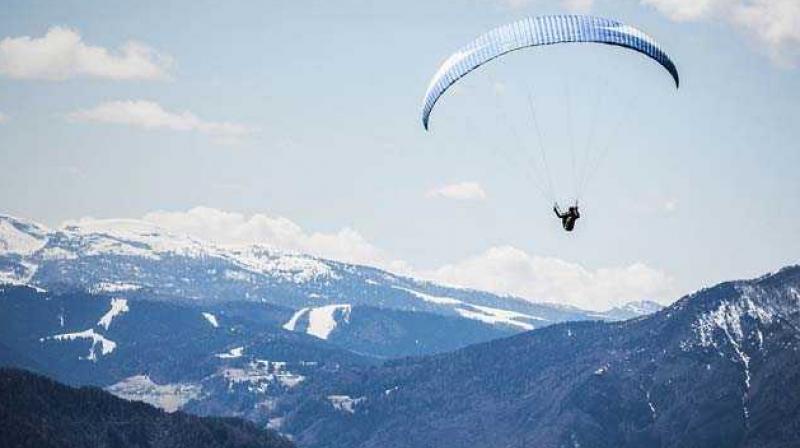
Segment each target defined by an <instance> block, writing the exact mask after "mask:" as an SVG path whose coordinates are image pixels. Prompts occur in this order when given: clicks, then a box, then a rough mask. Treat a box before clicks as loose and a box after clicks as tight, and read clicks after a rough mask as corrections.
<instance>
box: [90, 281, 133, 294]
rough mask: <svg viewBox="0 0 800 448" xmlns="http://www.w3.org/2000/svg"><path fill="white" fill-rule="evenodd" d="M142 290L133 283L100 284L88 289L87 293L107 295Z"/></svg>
mask: <svg viewBox="0 0 800 448" xmlns="http://www.w3.org/2000/svg"><path fill="white" fill-rule="evenodd" d="M140 289H142V287H141V286H139V285H135V284H133V283H122V282H100V283H98V284H96V285H94V286H93V287H91V288H90V289H89V292H92V293H94V294H100V293H109V292H129V291H138V290H140Z"/></svg>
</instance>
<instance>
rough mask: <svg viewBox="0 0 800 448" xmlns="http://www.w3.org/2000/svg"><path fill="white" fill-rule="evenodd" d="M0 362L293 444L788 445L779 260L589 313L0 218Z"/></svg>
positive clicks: (210, 247)
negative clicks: (262, 430) (244, 422)
mask: <svg viewBox="0 0 800 448" xmlns="http://www.w3.org/2000/svg"><path fill="white" fill-rule="evenodd" d="M0 275H1V276H2V281H1V282H0V283H3V284H4V285H3V286H0V365H8V366H14V367H19V368H25V369H28V370H33V371H35V372H38V373H41V374H45V375H48V376H50V377H52V378H55V379H57V380H59V381H62V382H66V383H68V384H71V385H87V384H88V385H95V386H100V387H102V388H104V389H105V390H106V391H108V392H111V393H112V394H114V395H116V396H118V397H122V398H125V399H128V400H133V401H144V402H147V403H150V404H152V405H154V406H157V407H159V408H161V409H163V410H165V411H167V412H169V413H175V412H178V411H184V412H189V413H192V414H197V415H201V416H225V417H243V418H245V419H248V420H250V421H252V422H255V423H256V424H257V425H259V426H261V427H267V428H271V429H275V430H278V431H280V432H281V433H282V434H285V435H287V436H289V437H291V438H292V439H293V440H294V441H295V442H296V443H297V444H298V446H301V447H308V448H339V447H362V448H366V447H396V448H406V447H408V448H410V447H434V446H436V447H440V446H446V447H454V448H458V447H466V446H485V447H527V446H543V447H551V446H552V447H562V446H564V447H575V446H581V447H638V446H646V445H652V446H665V447H678V446H680V447H684V446H689V447H692V446H696V447H709V446H737V447H738V446H741V447H750V446H752V447H773V446H774V447H779V446H796V445H800V437H798V434H800V417H798V416H800V392H798V389H797V388H796V387H795V385H796V384H797V382H798V380H800V357H798V343H799V342H800V330H799V329H800V267H797V266H793V267H787V268H785V269H783V270H781V271H778V272H776V273H773V274H769V275H766V276H764V277H761V278H757V279H754V280H742V281H733V282H727V283H723V284H720V285H717V286H714V287H712V288H707V289H704V290H701V291H699V292H697V293H695V294H691V295H688V296H686V297H683V298H681V299H680V300H678V301H677V302H675V303H674V304H673V305H671V306H669V307H666V308H661V307H660V306H658V305H652V304H650V303H648V302H643V303H634V304H629V305H627V306H626V307H623V308H620V309H617V310H614V311H612V312H606V313H596V312H588V311H583V310H578V309H574V308H567V307H560V306H556V305H550V304H537V303H531V302H529V301H526V300H523V299H520V298H515V297H506V296H500V295H496V294H491V293H487V292H482V291H474V290H469V289H460V288H453V287H448V286H443V285H437V284H434V283H431V282H426V281H422V280H418V279H413V278H409V277H404V276H398V275H394V274H391V273H389V272H386V271H383V270H380V269H376V268H372V267H367V266H358V265H352V264H347V263H340V262H336V261H331V260H326V259H321V258H318V257H313V256H309V255H303V254H296V253H288V252H281V251H276V250H273V249H268V248H264V247H259V246H250V247H224V246H218V245H214V244H210V243H206V242H201V241H198V240H196V239H192V238H189V237H186V236H181V235H173V234H171V233H169V232H166V231H164V230H163V229H158V228H156V227H153V226H152V225H150V224H147V223H142V222H135V221H100V222H97V221H90V222H86V221H83V222H81V224H80V225H67V226H64V227H62V228H61V229H58V230H49V229H46V228H44V227H43V226H40V225H37V224H34V223H30V222H25V221H22V220H19V219H16V218H10V217H3V218H0Z"/></svg>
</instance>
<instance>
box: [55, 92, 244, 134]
mask: <svg viewBox="0 0 800 448" xmlns="http://www.w3.org/2000/svg"><path fill="white" fill-rule="evenodd" d="M68 118H69V119H70V120H72V121H79V122H93V123H110V124H119V125H127V126H133V127H138V128H142V129H148V130H153V129H166V130H172V131H192V132H200V133H203V134H208V135H211V136H213V137H215V138H217V139H219V140H220V141H222V142H236V141H238V139H240V138H241V137H244V136H245V135H247V134H248V133H250V132H251V131H252V130H251V129H250V128H249V127H247V126H245V125H242V124H237V123H229V122H214V121H205V120H202V119H200V118H198V117H197V116H196V115H194V114H192V113H191V112H187V111H184V112H170V111H167V110H165V109H164V108H163V107H161V105H159V104H158V103H155V102H152V101H144V100H134V101H110V102H106V103H102V104H100V105H97V106H95V107H93V108H91V109H83V110H78V111H75V112H72V113H70V114H69V115H68Z"/></svg>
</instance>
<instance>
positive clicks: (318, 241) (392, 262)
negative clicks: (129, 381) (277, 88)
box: [143, 207, 675, 310]
mask: <svg viewBox="0 0 800 448" xmlns="http://www.w3.org/2000/svg"><path fill="white" fill-rule="evenodd" d="M143 219H144V220H145V221H148V222H151V223H154V224H156V225H158V226H161V227H163V228H166V229H169V230H171V231H173V232H176V233H185V234H189V235H191V236H194V237H196V238H199V239H202V240H207V241H212V242H215V243H218V244H231V245H247V244H263V245H268V246H271V247H274V248H277V249H282V250H290V251H296V252H302V253H309V254H313V255H317V256H320V257H324V258H330V259H334V260H341V261H345V262H351V263H357V264H366V265H371V266H378V267H382V268H385V269H388V270H390V271H393V272H396V273H400V274H405V275H414V276H416V277H419V278H424V279H428V280H432V281H437V282H442V283H446V284H450V285H455V286H462V287H469V288H476V289H481V290H488V291H493V292H496V293H501V294H512V295H516V296H519V297H524V298H527V299H529V300H531V301H549V302H555V303H562V304H569V305H575V306H579V307H583V308H586V309H596V310H601V309H607V308H610V307H612V306H615V305H619V304H621V303H624V302H626V301H629V300H639V299H654V300H665V299H669V298H671V297H672V296H673V293H674V292H675V291H674V288H673V281H672V279H671V278H670V277H669V276H668V275H666V274H665V273H663V272H661V271H659V270H656V269H652V268H650V267H648V266H646V265H644V264H642V263H635V264H631V265H629V266H622V267H611V268H599V269H587V268H585V267H583V266H581V265H579V264H576V263H570V262H568V261H564V260H561V259H558V258H552V257H540V256H534V255H530V254H528V253H526V252H524V251H522V250H519V249H516V248H513V247H508V246H505V247H493V248H490V249H488V250H487V251H485V252H484V253H482V254H479V255H476V256H473V257H468V258H466V259H464V260H460V261H457V262H454V263H451V264H447V265H445V266H441V267H439V268H437V269H433V270H430V271H422V270H415V269H413V268H412V267H411V266H410V265H409V264H408V263H405V262H403V261H400V260H397V259H393V258H391V257H390V256H389V254H387V253H386V252H384V251H383V250H381V249H379V248H378V247H376V246H375V245H374V244H372V243H371V242H369V241H368V240H367V239H366V238H364V237H363V236H362V235H361V234H359V233H358V232H357V231H355V230H353V229H351V228H349V227H345V228H343V229H341V230H338V231H334V232H330V233H324V232H309V231H306V230H304V229H303V228H301V227H300V226H299V225H297V224H296V223H294V222H293V221H291V220H290V219H288V218H285V217H282V216H269V215H266V214H254V215H250V216H245V215H243V214H241V213H232V212H226V211H222V210H217V209H214V208H209V207H195V208H193V209H191V210H188V211H185V212H164V211H159V212H152V213H148V214H147V215H145V216H144V218H143Z"/></svg>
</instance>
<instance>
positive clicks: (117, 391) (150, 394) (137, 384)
mask: <svg viewBox="0 0 800 448" xmlns="http://www.w3.org/2000/svg"><path fill="white" fill-rule="evenodd" d="M202 390H203V389H202V387H201V386H200V385H199V384H182V383H176V384H156V383H154V382H153V380H151V379H150V377H149V376H147V375H136V376H132V377H129V378H125V379H124V380H122V381H120V382H118V383H116V384H112V385H111V386H108V387H106V391H108V392H110V393H112V394H113V395H116V396H117V397H119V398H123V399H125V400H128V401H142V402H144V403H148V404H151V405H153V406H155V407H157V408H161V409H163V410H164V411H166V412H175V411H177V410H179V409H181V408H182V407H183V406H184V405H186V403H188V402H189V401H191V400H195V399H197V398H200V396H201V394H202Z"/></svg>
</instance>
